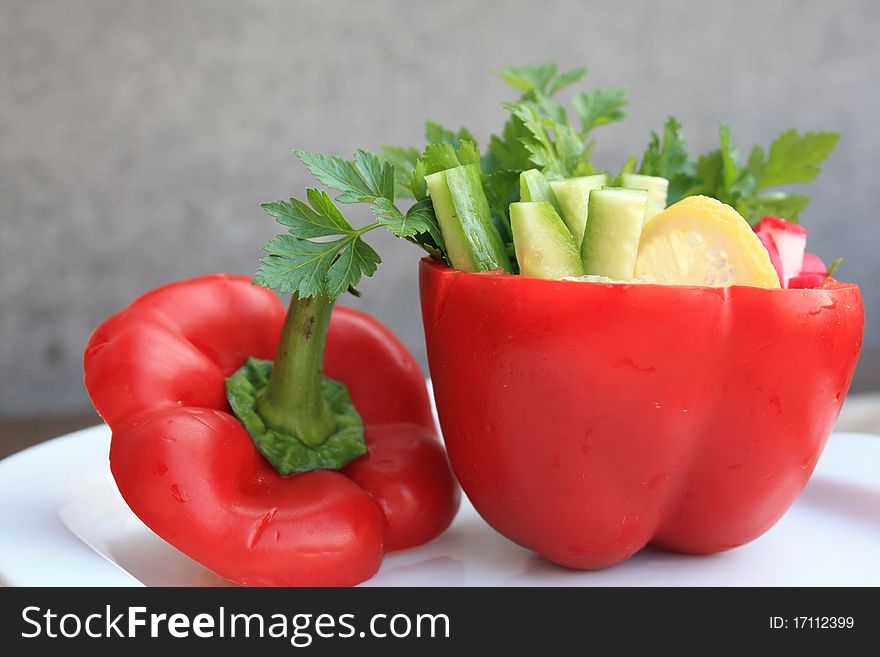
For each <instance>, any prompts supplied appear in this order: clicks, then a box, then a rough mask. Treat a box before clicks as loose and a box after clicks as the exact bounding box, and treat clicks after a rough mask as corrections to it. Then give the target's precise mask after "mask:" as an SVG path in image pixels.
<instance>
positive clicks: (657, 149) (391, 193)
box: [255, 64, 839, 298]
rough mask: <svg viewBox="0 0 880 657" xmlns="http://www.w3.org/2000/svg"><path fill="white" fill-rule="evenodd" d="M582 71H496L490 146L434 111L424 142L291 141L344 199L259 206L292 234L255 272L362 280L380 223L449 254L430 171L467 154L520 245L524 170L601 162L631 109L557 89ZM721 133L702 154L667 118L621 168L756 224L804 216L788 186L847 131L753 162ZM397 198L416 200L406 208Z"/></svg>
mask: <svg viewBox="0 0 880 657" xmlns="http://www.w3.org/2000/svg"><path fill="white" fill-rule="evenodd" d="M585 74H586V69H585V68H574V69H570V70H567V71H560V70H559V68H558V67H557V66H556V64H545V65H541V66H518V67H508V68H504V69H502V70H501V71H499V72H498V77H499V78H501V80H503V81H504V82H506V83H507V84H509V85H510V86H512V87H513V88H514V89H516V90H517V91H518V92H519V98H518V99H517V100H515V101H513V102H509V103H505V104H504V105H503V106H504V108H505V109H507V111H508V112H509V117H508V119H507V121H506V122H505V123H504V125H503V127H502V129H501V131H500V134H494V135H492V136H491V137H490V138H489V142H488V144H487V145H486V148H485V150H484V151H482V152H481V150H480V148H479V144H478V142H477V139H476V138H475V137H474V133H473V132H472V131H471V130H469V129H467V128H466V127H461V128H459V129H458V130H452V129H450V128H447V127H444V126H442V125H440V124H439V123H436V122H434V121H430V120H429V121H426V122H425V147H424V148H422V149H419V148H416V147H411V146H382V147H381V149H380V150H379V153H378V154H374V153H370V152H368V151H365V150H358V151H356V152H355V154H354V157H353V158H352V159H351V160H346V159H343V158H340V157H336V156H333V155H323V154H321V153H314V152H311V151H304V150H297V151H294V152H295V153H296V155H297V157H298V158H299V159H300V160H301V161H302V162H303V164H305V165H306V167H307V168H308V169H309V171H310V172H311V173H312V174H313V175H314V176H315V177H316V178H317V180H318V181H319V182H320V183H321V184H323V185H324V186H325V187H326V188H327V189H329V190H331V191H333V192H335V193H336V196H335V201H334V200H333V199H331V198H330V196H329V195H328V194H327V192H325V191H322V190H319V189H308V190H307V192H306V201H301V200H297V199H293V198H291V199H287V200H282V201H275V202H272V203H266V204H264V205H263V206H262V207H263V208H264V209H265V210H266V212H268V213H269V214H270V215H272V216H273V217H274V218H275V219H276V220H277V221H278V222H279V223H280V224H282V225H283V226H285V227H286V228H287V232H286V233H284V234H282V235H278V236H277V237H275V238H274V239H272V240H270V241H269V242H268V243H267V244H266V245H265V246H264V250H265V251H266V256H265V257H264V258H263V260H262V261H261V262H262V266H261V267H260V269H259V271H258V272H257V274H256V277H255V282H256V283H257V284H260V285H264V286H267V287H272V288H275V289H276V290H278V291H279V292H282V293H295V294H298V295H300V296H302V297H309V296H316V295H327V296H329V297H331V298H335V297H337V296H339V295H340V294H342V293H343V292H345V291H346V290H354V289H355V288H356V287H357V285H358V284H359V282H360V281H361V280H362V278H363V277H364V276H367V277H369V276H372V275H373V274H374V273H375V271H376V268H377V267H378V265H379V264H380V263H381V258H380V257H379V254H378V253H376V251H375V250H374V249H373V248H372V247H371V246H370V245H369V244H368V243H367V242H366V241H365V239H364V236H365V235H366V234H367V233H369V232H370V231H372V230H375V229H377V228H384V229H387V230H389V231H390V232H391V233H393V234H394V235H396V236H398V237H400V238H403V239H405V240H407V241H409V242H412V243H414V244H416V245H417V246H419V247H421V248H422V249H424V250H425V251H426V252H428V253H429V254H431V255H432V256H433V257H435V258H438V259H441V260H442V259H444V258H445V256H446V254H445V244H444V242H443V235H442V233H441V232H440V227H439V224H438V222H437V218H436V217H435V215H434V208H433V205H432V204H431V200H430V198H429V197H428V192H427V188H426V185H425V176H426V175H429V174H431V173H434V172H436V171H440V170H443V169H448V168H451V167H455V166H459V165H463V164H473V165H477V166H479V168H480V170H481V172H482V183H483V191H484V192H485V194H486V198H487V200H488V202H489V207H490V208H491V210H492V214H493V216H494V219H495V223H496V226H497V228H498V230H499V232H500V234H501V236H502V238H503V239H504V241H505V242H506V244H507V248H508V250H509V251H511V252H512V251H513V245H512V238H511V232H510V218H509V214H508V206H509V204H510V203H511V202H513V201H516V200H518V196H517V193H518V188H519V185H518V182H519V175H520V173H521V172H523V171H526V170H528V169H533V168H536V167H537V168H539V169H541V170H542V172H543V173H544V175H546V176H547V177H548V178H566V177H570V176H577V175H587V174H590V173H594V172H596V171H597V167H595V165H594V164H593V161H592V158H593V153H594V149H595V145H596V141H595V136H594V131H595V129H596V128H598V127H600V126H603V125H607V124H609V123H613V122H615V121H620V120H622V119H623V118H625V116H626V112H625V109H626V106H627V103H628V98H627V92H626V90H625V89H624V88H623V87H618V86H606V87H599V88H596V89H592V90H589V91H580V92H577V93H574V94H573V95H572V96H571V99H570V108H567V107H566V106H565V105H563V103H561V102H560V101H559V100H558V99H557V95H558V94H559V92H560V91H563V90H565V89H567V88H569V87H570V86H571V85H573V84H575V83H577V82H579V81H580V80H581V79H582V78H583V77H584V75H585ZM570 110H571V111H570ZM570 117H574V118H570ZM719 138H720V139H719V142H720V143H719V147H718V148H716V149H713V150H711V151H710V152H708V153H705V154H703V155H701V156H699V157H697V158H696V159H694V158H692V157H691V156H690V155H689V154H688V151H687V144H686V141H685V139H684V135H683V133H682V129H681V124H680V123H679V122H678V121H676V120H675V119H674V118H671V117H670V118H669V119H667V121H666V123H665V125H664V126H663V130H662V133H661V134H659V135H658V134H657V133H652V134H651V138H650V141H649V143H648V146H647V148H646V149H645V152H644V153H643V155H642V157H641V160H639V158H637V157H636V156H635V155H633V156H631V157H630V158H629V160H627V162H626V164H625V165H624V167H623V171H624V172H638V173H641V174H645V175H652V176H662V177H664V178H667V179H668V180H669V194H668V200H669V203H674V202H675V201H677V200H679V199H680V198H683V197H685V196H691V195H695V194H705V195H708V196H713V197H715V198H717V199H719V200H721V201H723V202H725V203H728V204H729V205H732V206H733V207H734V208H736V209H737V210H738V211H739V212H740V213H741V214H742V215H743V216H745V217H746V218H747V219H749V220H750V221H751V222H752V223H755V222H757V221H759V220H760V218H761V216H763V215H765V214H772V215H776V216H782V217H785V218H786V219H789V220H791V221H797V218H798V216H799V214H800V213H801V212H802V211H803V210H804V208H806V207H807V205H808V203H809V198H808V197H806V196H805V195H803V194H798V193H790V192H786V191H783V190H780V189H779V188H780V187H784V186H787V185H790V184H795V183H806V182H810V181H812V180H813V179H815V178H816V176H817V175H818V174H819V171H820V168H821V165H822V163H823V162H824V161H825V160H826V159H827V157H828V156H829V155H830V153H831V152H832V151H833V150H834V147H835V146H836V144H837V141H838V139H839V136H838V135H837V134H836V133H833V132H807V133H803V134H802V133H799V132H797V131H796V130H793V129H792V130H787V131H785V132H783V133H782V134H781V135H780V136H779V137H777V139H776V140H774V141H773V143H771V144H770V146H769V147H768V148H767V149H764V148H763V147H762V146H760V145H756V146H754V147H753V148H752V149H751V151H750V152H749V156H748V158H747V159H746V160H745V161H742V159H741V158H740V155H739V152H738V151H737V150H736V148H735V147H734V146H733V143H732V140H731V135H730V130H729V128H728V127H727V126H725V125H721V126H720V129H719ZM600 170H601V169H600ZM397 199H407V200H408V207H406V206H402V205H401V204H400V202H399V201H398V200H397ZM409 201H411V202H409ZM337 204H345V205H351V204H367V205H368V206H369V207H370V210H371V212H372V216H373V219H374V221H373V222H372V223H369V224H367V225H366V226H363V227H361V228H354V227H353V226H352V225H351V224H350V223H349V222H348V220H347V219H346V218H345V216H343V213H342V211H341V210H340V208H339V205H337Z"/></svg>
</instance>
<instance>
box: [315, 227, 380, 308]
mask: <svg viewBox="0 0 880 657" xmlns="http://www.w3.org/2000/svg"><path fill="white" fill-rule="evenodd" d="M348 239H349V240H350V244H349V245H348V247H347V248H342V249H341V250H340V252H339V257H338V258H337V259H336V260H335V261H334V262H333V264H332V265H330V270H329V271H328V272H327V294H328V295H329V296H330V298H331V299H335V298H336V297H338V296H339V295H340V294H342V293H343V292H345V291H347V290H348V289H349V288H354V287H357V284H358V283H359V282H360V280H361V277H362V276H367V277H370V276H372V275H373V274H375V273H376V268H377V267H378V266H379V264H380V263H381V262H382V258H380V257H379V254H378V253H376V251H375V250H374V249H373V247H371V246H370V245H369V244H367V243H366V242H365V241H364V240H363V239H361V237H360V236H359V235H358V236H352V237H350V238H348Z"/></svg>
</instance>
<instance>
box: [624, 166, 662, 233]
mask: <svg viewBox="0 0 880 657" xmlns="http://www.w3.org/2000/svg"><path fill="white" fill-rule="evenodd" d="M622 181H623V186H624V187H626V188H627V189H644V190H645V191H646V192H648V204H647V206H646V208H645V223H648V222H649V221H651V219H653V218H654V217H655V216H656V215H658V214H660V213H661V212H663V210H665V209H666V195H667V192H668V191H669V181H668V180H666V178H661V177H660V176H643V175H641V174H638V173H625V174H623V178H622Z"/></svg>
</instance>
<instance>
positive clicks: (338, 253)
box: [254, 167, 390, 299]
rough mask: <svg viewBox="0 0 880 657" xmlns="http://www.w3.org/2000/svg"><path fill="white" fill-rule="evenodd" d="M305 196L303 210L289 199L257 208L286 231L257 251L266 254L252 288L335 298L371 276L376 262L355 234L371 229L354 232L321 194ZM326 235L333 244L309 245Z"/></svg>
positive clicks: (376, 257)
mask: <svg viewBox="0 0 880 657" xmlns="http://www.w3.org/2000/svg"><path fill="white" fill-rule="evenodd" d="M379 170H380V171H381V167H380V169H379ZM306 195H307V198H308V201H309V203H308V205H307V204H306V203H304V202H302V201H299V200H297V199H294V198H292V199H288V200H287V201H275V202H273V203H265V204H263V205H262V207H263V209H264V210H265V211H266V212H267V213H268V214H269V215H271V216H273V217H275V219H276V220H277V221H278V222H279V223H280V224H282V225H283V226H287V227H288V229H289V232H288V233H286V234H282V235H277V236H276V237H275V238H273V239H272V240H270V241H269V242H267V243H266V245H265V246H264V247H263V250H264V251H265V252H266V254H267V255H266V257H264V258H263V259H262V260H261V261H260V262H261V263H262V265H261V266H260V268H259V269H258V270H257V273H256V275H255V276H254V283H255V284H257V285H262V286H263V287H269V288H272V289H274V290H277V291H278V292H280V293H281V294H297V295H299V296H301V297H312V296H317V295H319V294H326V295H328V296H330V298H334V299H335V298H336V297H337V296H339V295H340V294H342V293H343V292H345V291H346V290H347V289H348V288H349V287H354V286H355V285H357V283H358V281H360V279H361V277H362V276H372V275H373V273H375V271H376V267H377V266H378V265H379V263H380V262H381V259H380V258H379V255H378V254H377V253H376V252H375V251H374V250H373V249H372V247H370V246H369V245H368V244H367V243H366V242H364V240H363V239H362V237H361V235H362V234H363V233H365V232H367V231H369V230H372V229H373V228H376V225H373V226H367V227H366V228H362V229H360V230H355V229H354V228H352V226H351V224H350V223H348V221H346V219H345V217H343V216H342V213H341V212H340V211H339V208H337V207H336V204H335V203H333V201H332V200H331V199H330V197H329V196H328V195H327V193H326V192H323V191H321V190H318V189H308V190H306ZM389 202H390V201H389ZM332 236H339V239H336V240H328V241H321V242H315V241H312V238H316V237H332Z"/></svg>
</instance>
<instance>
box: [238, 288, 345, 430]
mask: <svg viewBox="0 0 880 657" xmlns="http://www.w3.org/2000/svg"><path fill="white" fill-rule="evenodd" d="M334 303H335V301H333V300H331V299H330V298H329V297H327V296H315V297H308V298H300V297H299V296H297V295H295V294H294V295H293V297H291V299H290V307H289V308H288V310H287V317H285V319H284V328H283V329H282V330H281V341H280V342H279V343H278V352H277V354H276V355H275V364H274V365H273V366H272V373H271V374H270V375H269V385H268V386H267V387H266V391H265V393H264V394H263V395H262V396H261V397H260V398H259V399H257V404H256V410H257V413H258V414H259V415H260V417H261V418H262V420H263V422H265V423H266V425H267V426H268V427H270V428H271V429H275V430H277V431H283V432H286V433H290V434H293V435H295V436H297V437H298V438H299V439H300V440H301V441H302V442H303V443H305V444H306V445H310V446H316V445H320V444H321V443H323V442H324V441H325V440H326V439H327V438H328V437H329V436H330V435H331V434H333V432H334V431H336V419H335V417H334V416H333V412H332V410H331V409H330V405H329V404H328V403H327V400H326V398H325V396H324V384H323V375H322V370H323V365H324V347H325V345H326V343H327V328H328V327H329V325H330V314H331V313H332V312H333V304H334Z"/></svg>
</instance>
